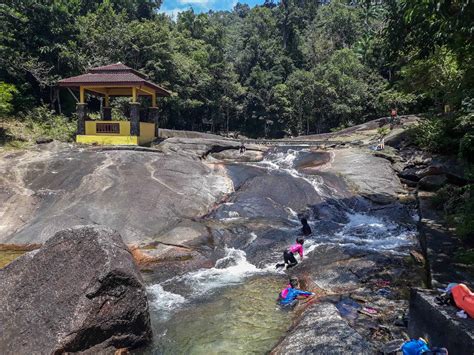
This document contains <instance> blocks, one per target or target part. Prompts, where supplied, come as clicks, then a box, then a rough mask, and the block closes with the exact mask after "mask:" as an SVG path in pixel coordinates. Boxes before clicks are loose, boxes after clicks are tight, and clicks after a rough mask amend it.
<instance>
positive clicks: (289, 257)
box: [276, 237, 304, 269]
mask: <svg viewBox="0 0 474 355" xmlns="http://www.w3.org/2000/svg"><path fill="white" fill-rule="evenodd" d="M303 244H304V239H303V238H301V237H298V238H296V243H295V244H293V245H292V246H290V247H289V248H288V249H286V250H285V251H284V252H283V260H284V261H285V262H284V263H279V264H276V268H277V269H278V268H280V267H284V266H285V265H286V268H287V269H289V268H290V267H293V266H296V264H298V261H297V260H296V258H295V253H298V254H300V257H301V260H303Z"/></svg>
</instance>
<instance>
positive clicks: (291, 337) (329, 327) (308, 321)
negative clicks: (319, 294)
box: [271, 303, 374, 355]
mask: <svg viewBox="0 0 474 355" xmlns="http://www.w3.org/2000/svg"><path fill="white" fill-rule="evenodd" d="M373 353H374V350H373V349H371V346H370V344H369V343H368V342H367V341H366V340H365V339H364V338H362V336H361V335H360V334H359V333H357V332H356V331H355V330H354V329H352V328H351V327H350V326H349V325H348V324H347V323H346V321H345V320H344V319H342V317H341V316H340V314H339V312H338V310H337V308H336V306H334V305H333V304H332V303H320V304H315V305H314V306H313V307H311V308H310V309H308V310H306V311H305V313H304V314H303V318H302V320H301V321H300V322H299V323H298V324H297V325H296V327H294V328H293V329H292V330H291V331H290V332H289V334H288V335H287V336H286V337H285V338H284V339H283V341H282V342H281V343H280V344H278V345H277V347H275V348H274V349H273V351H272V352H271V354H275V355H276V354H373Z"/></svg>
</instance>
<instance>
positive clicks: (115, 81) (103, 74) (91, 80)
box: [58, 63, 171, 96]
mask: <svg viewBox="0 0 474 355" xmlns="http://www.w3.org/2000/svg"><path fill="white" fill-rule="evenodd" d="M58 85H59V86H63V87H78V86H88V85H89V86H92V85H104V86H113V85H144V86H148V87H149V88H151V89H153V90H155V91H156V94H157V95H158V96H170V95H171V93H170V92H169V91H168V90H166V89H163V88H162V87H161V86H158V85H156V84H155V83H152V82H151V81H148V80H147V77H146V76H145V75H143V74H142V73H140V72H138V71H136V70H134V69H132V68H130V67H128V66H126V65H125V64H122V63H115V64H109V65H104V66H102V67H97V68H92V69H90V70H89V72H88V73H86V74H82V75H78V76H73V77H71V78H66V79H62V80H59V81H58Z"/></svg>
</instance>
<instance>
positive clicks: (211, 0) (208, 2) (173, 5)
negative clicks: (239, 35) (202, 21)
mask: <svg viewBox="0 0 474 355" xmlns="http://www.w3.org/2000/svg"><path fill="white" fill-rule="evenodd" d="M237 2H238V1H237V0H164V1H163V5H161V9H160V12H165V13H167V14H168V15H171V16H173V17H174V16H176V15H177V13H178V12H180V11H184V10H188V9H189V8H190V7H192V8H193V9H194V11H196V12H207V11H209V10H230V9H232V8H233V7H234V5H235V4H236V3H237ZM239 2H241V3H243V4H249V5H250V6H254V5H258V4H263V2H264V0H239Z"/></svg>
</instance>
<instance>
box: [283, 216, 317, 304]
mask: <svg viewBox="0 0 474 355" xmlns="http://www.w3.org/2000/svg"><path fill="white" fill-rule="evenodd" d="M301 224H302V228H301V234H302V235H303V236H308V235H310V234H311V227H310V226H309V224H308V220H307V219H306V218H302V219H301ZM303 236H298V237H297V238H296V243H295V244H293V245H291V246H289V247H288V248H287V249H285V250H284V251H283V261H284V262H283V263H278V264H276V268H277V269H278V268H283V267H286V269H289V268H292V267H294V266H296V265H297V264H298V261H297V260H296V257H295V254H299V256H300V258H301V260H303V255H304V249H303V245H304V238H303ZM298 287H299V281H298V278H297V277H291V278H290V281H289V283H288V285H287V286H286V287H285V288H284V289H283V290H282V291H281V292H280V294H279V296H278V303H279V304H280V305H281V306H284V307H292V306H294V305H296V303H297V302H298V299H299V298H300V297H303V298H308V297H310V296H314V293H313V292H308V291H303V290H300V289H299V288H298Z"/></svg>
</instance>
